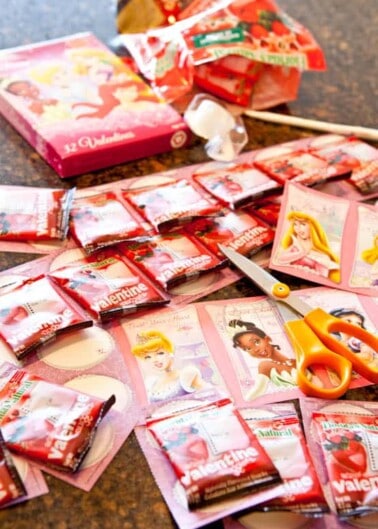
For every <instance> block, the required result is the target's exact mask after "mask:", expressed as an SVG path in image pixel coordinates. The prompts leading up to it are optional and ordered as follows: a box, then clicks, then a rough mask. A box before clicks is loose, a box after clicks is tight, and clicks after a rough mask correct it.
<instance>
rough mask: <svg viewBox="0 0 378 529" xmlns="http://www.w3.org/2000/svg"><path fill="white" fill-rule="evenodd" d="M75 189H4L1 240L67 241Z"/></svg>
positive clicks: (0, 206)
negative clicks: (65, 239)
mask: <svg viewBox="0 0 378 529" xmlns="http://www.w3.org/2000/svg"><path fill="white" fill-rule="evenodd" d="M74 192H75V190H74V189H70V190H68V191H67V190H65V189H48V188H39V187H23V186H0V240H8V241H48V240H52V239H64V238H65V236H66V235H67V230H68V217H69V211H70V207H71V203H72V199H73V195H74Z"/></svg>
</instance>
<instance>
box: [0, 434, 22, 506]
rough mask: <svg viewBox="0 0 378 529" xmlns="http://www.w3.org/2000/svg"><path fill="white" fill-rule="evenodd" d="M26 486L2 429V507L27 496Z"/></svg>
mask: <svg viewBox="0 0 378 529" xmlns="http://www.w3.org/2000/svg"><path fill="white" fill-rule="evenodd" d="M26 494H27V492H26V489H25V486H24V484H23V482H22V480H21V478H20V476H19V473H18V471H17V468H16V466H15V464H14V462H13V459H12V456H11V454H10V452H9V450H8V448H7V447H6V445H5V442H4V439H3V435H2V433H1V430H0V508H2V507H4V506H7V505H9V504H11V503H13V502H14V501H16V500H19V499H21V498H23V497H25V496H26Z"/></svg>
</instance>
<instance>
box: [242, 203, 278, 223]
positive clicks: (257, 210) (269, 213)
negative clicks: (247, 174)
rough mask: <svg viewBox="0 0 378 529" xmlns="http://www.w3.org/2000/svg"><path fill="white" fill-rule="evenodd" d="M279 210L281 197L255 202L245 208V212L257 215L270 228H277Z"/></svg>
mask: <svg viewBox="0 0 378 529" xmlns="http://www.w3.org/2000/svg"><path fill="white" fill-rule="evenodd" d="M280 209H281V197H279V196H277V197H267V198H263V199H261V200H257V201H256V202H255V203H254V204H253V205H252V206H249V207H247V208H246V211H248V212H250V213H252V214H253V215H257V216H258V217H259V218H260V219H262V220H263V221H264V222H266V223H267V224H269V225H270V226H273V227H275V226H277V223H278V217H279V215H280Z"/></svg>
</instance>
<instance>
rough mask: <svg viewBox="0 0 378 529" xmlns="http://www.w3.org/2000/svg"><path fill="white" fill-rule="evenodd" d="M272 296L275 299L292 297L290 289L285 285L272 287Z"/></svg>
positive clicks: (277, 284) (279, 284) (280, 284)
mask: <svg viewBox="0 0 378 529" xmlns="http://www.w3.org/2000/svg"><path fill="white" fill-rule="evenodd" d="M272 294H273V296H274V297H275V298H279V299H285V298H287V297H288V296H289V295H290V287H288V286H287V285H286V284H285V283H275V284H274V285H273V286H272Z"/></svg>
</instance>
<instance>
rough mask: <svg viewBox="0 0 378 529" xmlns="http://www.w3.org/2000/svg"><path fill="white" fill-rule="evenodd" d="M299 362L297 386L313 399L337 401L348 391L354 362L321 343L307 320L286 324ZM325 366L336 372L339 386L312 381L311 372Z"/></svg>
mask: <svg viewBox="0 0 378 529" xmlns="http://www.w3.org/2000/svg"><path fill="white" fill-rule="evenodd" d="M285 329H286V332H287V335H288V337H289V339H290V341H291V344H292V346H293V349H294V351H295V354H296V360H297V384H298V386H299V388H300V389H301V390H302V391H303V393H305V394H306V395H308V396H310V397H319V398H323V399H337V398H339V397H341V396H342V395H343V394H344V393H345V392H346V391H347V389H348V387H349V384H350V380H351V377H352V363H351V362H350V361H349V360H347V359H346V358H344V357H343V356H340V355H339V354H336V353H333V352H332V351H331V350H329V349H327V347H326V346H325V345H324V344H323V343H322V342H321V341H320V340H319V338H318V337H317V335H316V334H315V333H314V332H313V330H312V329H311V328H310V327H309V326H308V325H307V323H306V322H305V321H304V320H294V321H289V322H287V323H286V324H285ZM319 364H320V365H324V366H326V367H329V368H331V369H332V371H334V372H335V373H336V374H337V376H338V378H339V379H340V383H339V385H337V386H334V387H332V388H323V387H321V386H319V385H317V384H314V383H313V382H311V380H310V379H309V378H308V377H309V373H308V369H309V368H311V366H314V365H319Z"/></svg>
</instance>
